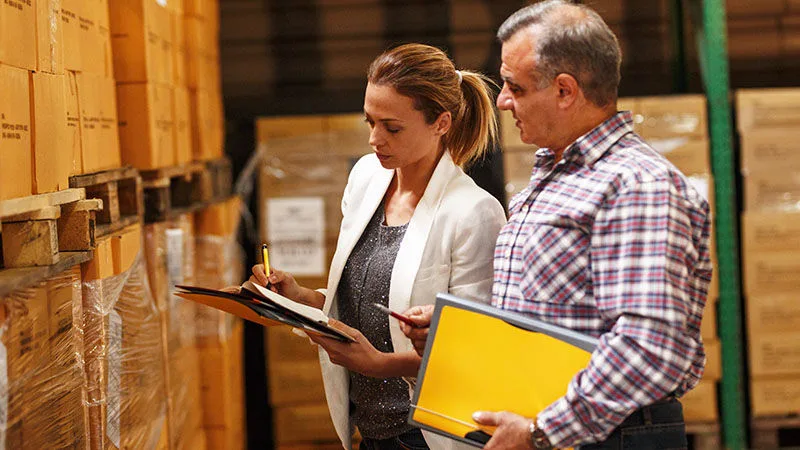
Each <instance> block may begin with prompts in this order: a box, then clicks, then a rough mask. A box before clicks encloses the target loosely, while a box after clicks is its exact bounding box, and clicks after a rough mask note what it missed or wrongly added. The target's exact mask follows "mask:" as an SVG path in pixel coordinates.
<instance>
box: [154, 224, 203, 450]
mask: <svg viewBox="0 0 800 450" xmlns="http://www.w3.org/2000/svg"><path fill="white" fill-rule="evenodd" d="M194 244H195V242H194V225H193V220H192V215H191V214H184V215H180V216H177V217H176V218H174V219H172V220H169V221H166V222H158V223H151V224H148V225H146V226H145V255H146V260H147V275H148V278H149V283H150V289H151V290H152V294H153V297H155V304H156V308H157V310H158V313H159V316H160V335H161V336H162V339H163V341H164V347H163V354H162V355H161V356H160V358H161V360H162V361H164V376H165V378H166V385H167V392H166V394H167V395H166V399H167V409H168V412H167V418H168V420H167V426H168V428H169V448H170V449H173V450H181V449H190V448H191V449H196V448H205V447H206V434H205V431H204V430H203V428H202V422H203V407H202V397H201V372H200V356H199V354H198V349H197V322H196V319H195V318H196V315H197V308H198V306H196V305H195V304H194V303H192V302H190V301H188V300H184V299H181V298H179V297H176V296H174V295H172V290H173V289H174V287H175V285H180V284H187V285H194V284H195V280H194V263H195V254H194Z"/></svg>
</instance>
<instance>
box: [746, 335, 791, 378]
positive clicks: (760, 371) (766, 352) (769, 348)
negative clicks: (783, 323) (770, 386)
mask: <svg viewBox="0 0 800 450" xmlns="http://www.w3.org/2000/svg"><path fill="white" fill-rule="evenodd" d="M748 348H749V349H750V353H749V357H750V376H751V377H752V378H754V379H757V378H761V377H771V376H776V375H778V376H783V375H792V376H800V333H798V332H797V331H795V332H792V333H780V334H779V333H770V334H760V333H755V334H751V335H749V336H748Z"/></svg>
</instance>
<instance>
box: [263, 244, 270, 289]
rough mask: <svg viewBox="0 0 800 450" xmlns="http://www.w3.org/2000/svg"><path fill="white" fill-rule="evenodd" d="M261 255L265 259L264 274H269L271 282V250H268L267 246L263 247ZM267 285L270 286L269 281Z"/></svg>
mask: <svg viewBox="0 0 800 450" xmlns="http://www.w3.org/2000/svg"><path fill="white" fill-rule="evenodd" d="M261 255H262V256H263V257H264V273H265V274H267V280H269V272H270V268H269V250H267V244H262V245H261ZM267 285H269V281H267Z"/></svg>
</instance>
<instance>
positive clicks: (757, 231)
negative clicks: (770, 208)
mask: <svg viewBox="0 0 800 450" xmlns="http://www.w3.org/2000/svg"><path fill="white" fill-rule="evenodd" d="M760 252H800V212H792V211H786V212H783V211H780V212H750V211H748V212H744V213H742V253H743V255H744V258H745V259H747V258H748V256H749V255H750V254H751V253H760Z"/></svg>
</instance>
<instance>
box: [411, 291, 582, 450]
mask: <svg viewBox="0 0 800 450" xmlns="http://www.w3.org/2000/svg"><path fill="white" fill-rule="evenodd" d="M430 333H431V337H429V339H428V343H427V347H426V349H425V354H424V357H423V362H422V366H421V367H420V371H419V375H418V377H417V386H416V390H415V392H414V398H413V399H412V401H411V402H412V405H411V413H410V414H409V423H411V424H412V425H415V426H419V427H422V428H425V429H428V430H430V431H433V432H436V433H439V434H443V435H446V436H449V437H452V438H455V439H458V440H461V441H464V442H467V443H469V444H472V445H475V446H478V447H482V443H483V442H485V440H486V439H488V436H487V435H485V434H481V433H480V432H479V428H478V425H477V424H476V423H475V422H474V421H473V420H472V414H473V413H474V412H475V411H510V412H514V413H516V414H520V415H522V416H525V417H531V418H533V417H535V416H536V415H537V414H538V413H539V412H540V411H541V410H542V409H544V408H545V407H547V406H548V405H550V404H551V403H553V402H554V401H555V400H557V399H558V398H559V397H561V396H563V395H564V394H565V393H566V392H567V386H568V385H569V382H570V380H571V379H572V378H573V377H574V376H575V374H576V373H577V372H578V371H580V370H581V369H583V368H585V367H586V366H587V364H588V362H589V358H590V356H591V352H592V350H593V349H594V348H595V347H596V345H597V340H596V339H595V338H592V337H589V336H586V335H582V334H579V333H577V332H575V331H572V330H568V329H565V328H561V327H557V326H554V325H551V324H547V323H544V322H541V321H537V320H533V319H530V318H528V317H526V316H524V315H522V314H517V313H513V312H509V311H502V310H499V309H497V308H493V307H491V306H488V305H484V304H480V303H477V302H472V301H469V300H464V299H460V298H457V297H455V296H452V295H449V294H439V295H438V296H437V300H436V307H435V310H434V317H433V321H432V323H431V330H430ZM483 431H485V432H487V433H488V434H491V432H492V431H493V430H490V429H484V430H483ZM469 433H471V434H469ZM468 434H469V435H468Z"/></svg>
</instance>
